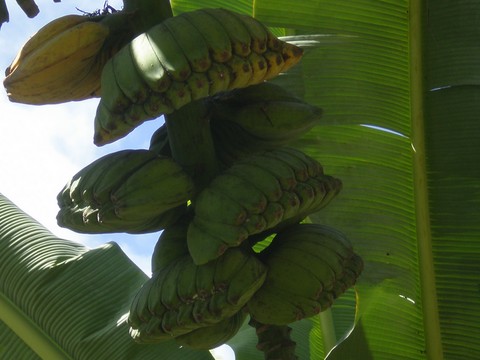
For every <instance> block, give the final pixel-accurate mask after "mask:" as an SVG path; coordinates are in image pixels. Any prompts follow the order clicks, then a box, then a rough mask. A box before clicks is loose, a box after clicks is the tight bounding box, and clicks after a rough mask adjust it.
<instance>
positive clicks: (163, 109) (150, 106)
mask: <svg viewBox="0 0 480 360" xmlns="http://www.w3.org/2000/svg"><path fill="white" fill-rule="evenodd" d="M143 108H144V110H145V113H146V114H148V116H149V118H152V119H153V118H155V117H156V116H157V115H158V114H170V113H172V112H173V111H174V110H175V109H174V108H173V105H172V104H171V103H170V101H169V100H167V97H166V96H165V92H163V93H159V92H152V93H151V94H150V96H149V97H148V99H147V100H146V101H145V103H144V104H143ZM140 123H141V122H139V124H140ZM133 129H134V128H130V129H128V132H130V131H132V130H133ZM125 132H127V131H125ZM108 136H109V138H105V140H104V141H110V140H111V139H113V137H114V136H117V135H116V134H108ZM98 144H101V143H100V142H98Z"/></svg>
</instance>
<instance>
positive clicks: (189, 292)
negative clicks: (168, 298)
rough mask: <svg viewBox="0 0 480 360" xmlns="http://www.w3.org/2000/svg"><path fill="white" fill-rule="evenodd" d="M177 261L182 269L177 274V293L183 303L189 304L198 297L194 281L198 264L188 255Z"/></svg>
mask: <svg viewBox="0 0 480 360" xmlns="http://www.w3.org/2000/svg"><path fill="white" fill-rule="evenodd" d="M179 262H181V263H182V268H183V271H182V272H181V273H180V275H179V276H178V283H177V284H178V287H177V294H178V297H179V298H180V300H181V301H182V302H183V303H185V304H191V303H193V302H195V301H196V300H197V299H198V295H197V286H196V283H195V278H196V276H197V270H198V266H197V265H195V264H194V263H193V261H191V259H190V258H189V257H188V256H185V257H184V258H183V259H180V260H179ZM182 309H183V307H182ZM190 315H191V313H190V314H188V316H190Z"/></svg>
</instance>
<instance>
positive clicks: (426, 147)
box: [0, 0, 480, 360]
mask: <svg viewBox="0 0 480 360" xmlns="http://www.w3.org/2000/svg"><path fill="white" fill-rule="evenodd" d="M171 3H172V7H173V9H174V12H175V13H179V12H182V11H187V10H192V9H195V8H200V7H226V8H230V9H232V10H237V11H241V12H246V13H252V12H253V13H254V14H255V16H256V17H258V18H259V19H260V20H262V21H264V22H265V23H266V24H267V25H269V26H272V27H275V28H284V29H286V30H284V33H285V34H288V35H297V36H300V37H296V38H290V39H291V40H292V41H295V40H296V41H300V44H302V46H304V47H305V49H306V52H305V56H304V59H303V61H302V63H301V65H299V66H297V67H296V68H295V69H293V70H292V71H291V75H286V76H282V77H280V78H279V79H278V80H277V81H278V82H279V83H281V84H283V85H285V86H288V88H290V89H292V90H294V91H295V92H296V93H297V94H299V95H301V96H302V97H304V98H305V99H306V100H307V101H309V102H311V103H313V104H316V105H318V106H320V107H322V108H323V109H324V112H325V116H324V121H323V124H322V125H320V126H318V127H317V128H315V129H314V130H313V131H311V132H310V133H309V134H308V135H307V136H305V137H304V138H302V139H301V140H300V141H299V142H298V144H297V145H298V146H299V147H301V148H302V149H304V150H305V151H307V152H308V153H309V154H310V155H312V156H315V157H316V158H317V159H318V160H320V161H321V162H322V164H323V165H324V167H325V169H326V171H327V172H328V173H330V174H332V175H335V176H338V177H340V178H341V179H342V180H343V183H344V190H343V191H342V193H341V195H340V196H339V197H338V198H337V199H336V200H335V201H333V202H332V204H331V205H329V206H328V207H327V208H326V209H324V210H322V211H321V212H319V213H318V214H315V215H314V216H312V220H313V221H314V222H319V223H324V224H328V225H331V226H334V227H336V228H338V229H340V230H342V231H343V232H345V233H346V234H347V235H348V237H349V238H350V239H351V241H352V242H353V244H354V246H355V248H356V251H357V252H358V253H359V254H360V255H361V256H362V257H363V259H364V261H365V271H364V273H363V275H362V277H361V279H360V281H359V283H358V286H357V287H356V291H355V292H354V291H353V290H351V291H349V292H348V293H347V294H345V295H344V296H342V297H341V298H340V299H338V301H337V302H336V304H335V306H334V307H333V309H332V311H327V312H325V313H322V315H321V316H318V317H316V318H314V319H312V320H308V321H302V322H300V323H298V324H294V326H293V327H294V331H293V338H294V340H295V341H297V343H298V344H299V346H298V347H299V352H298V354H299V357H300V359H308V358H310V359H323V358H324V357H325V356H327V353H328V359H360V360H363V359H427V358H428V359H435V360H437V359H439V360H441V359H472V360H473V359H479V358H480V342H479V341H478V339H480V287H479V286H480V285H479V284H480V239H479V238H480V216H479V215H480V167H479V166H478V164H479V160H480V140H479V139H478V138H479V135H480V122H479V121H478V119H477V118H478V114H479V113H480V87H479V80H480V76H479V75H480V60H478V59H480V26H479V25H480V23H479V20H478V19H480V3H479V2H478V1H473V0H466V1H464V0H457V1H448V0H435V1H432V0H430V1H427V0H424V1H414V0H411V1H406V0H404V1H402V0H383V1H379V0H378V1H377V0H349V1H342V2H340V1H333V0H304V1H301V2H294V1H285V0H256V1H255V2H252V1H234V2H231V1H226V0H223V1H221V0H216V1H206V0H205V1H201V0H200V1H199V0H196V1H193V0H191V1H186V0H181V1H180V0H174V1H172V2H171ZM0 200H1V202H0V205H1V206H0V224H2V225H1V227H0V267H1V274H2V276H1V277H0V280H1V283H0V290H1V292H0V301H1V302H0V305H1V308H0V315H1V316H2V318H1V319H2V321H3V322H4V323H2V324H0V326H1V327H0V358H6V359H10V358H11V359H17V358H21V359H29V358H35V356H36V355H35V354H34V353H33V352H32V350H31V349H34V350H35V351H37V352H38V353H39V354H40V356H42V355H41V354H48V356H46V358H48V359H55V358H69V357H70V358H75V359H77V358H85V359H107V358H108V359H135V358H145V359H148V358H153V357H154V356H156V357H158V358H162V359H180V358H181V359H201V358H203V357H206V358H209V354H208V353H207V352H203V353H199V352H197V353H194V352H191V353H190V352H187V351H186V350H185V349H182V350H181V351H182V352H184V353H180V355H179V353H178V349H176V347H175V344H165V346H162V347H161V349H160V346H155V347H152V346H146V347H144V346H138V345H135V344H132V343H131V341H130V339H129V337H128V333H127V332H126V326H125V323H124V322H122V321H121V318H122V315H123V314H125V313H126V311H128V302H129V300H130V298H131V296H132V293H133V292H134V291H135V290H134V289H136V288H137V287H138V286H140V284H141V283H142V282H143V281H144V279H145V277H144V275H142V274H141V273H140V271H139V270H138V269H137V268H136V267H135V266H134V265H133V264H131V263H130V262H129V261H128V260H127V259H126V258H125V257H124V255H123V253H121V252H120V251H119V249H118V247H117V246H116V245H114V244H107V245H106V246H104V247H102V248H100V249H94V250H90V251H87V249H84V248H82V247H80V246H78V245H76V244H73V243H70V242H67V241H59V239H56V238H54V237H53V236H52V235H50V234H48V232H45V230H44V229H40V228H39V226H38V225H36V224H32V223H31V220H29V219H27V218H25V216H24V215H22V214H21V213H19V212H18V211H17V210H14V207H13V206H12V205H11V204H10V203H9V202H8V201H7V200H6V199H3V198H2V199H0ZM7 308H8V309H9V311H6V309H7ZM4 314H9V315H8V316H6V315H4ZM353 325H354V327H352V326H353ZM17 334H18V335H17ZM341 340H343V341H341ZM337 343H338V345H337V346H335V344H337ZM229 344H230V345H231V346H232V347H233V348H234V349H235V351H236V357H237V359H241V360H243V359H260V358H262V355H261V353H260V352H258V351H256V350H255V349H254V347H255V344H256V339H255V336H254V333H253V330H252V329H249V328H248V327H247V326H246V327H245V328H243V329H242V331H240V333H239V334H238V335H237V336H236V337H235V338H234V339H232V341H231V342H230V343H229ZM334 346H335V347H334ZM332 348H333V349H332ZM45 351H46V352H45ZM159 354H163V355H159Z"/></svg>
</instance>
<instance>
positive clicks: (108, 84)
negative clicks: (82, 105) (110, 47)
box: [101, 56, 130, 114]
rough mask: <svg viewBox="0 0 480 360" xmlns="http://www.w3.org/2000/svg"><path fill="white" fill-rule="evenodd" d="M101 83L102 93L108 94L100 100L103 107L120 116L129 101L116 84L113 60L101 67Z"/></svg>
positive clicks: (128, 104)
mask: <svg viewBox="0 0 480 360" xmlns="http://www.w3.org/2000/svg"><path fill="white" fill-rule="evenodd" d="M114 57H115V56H114ZM101 83H102V92H103V93H104V94H108V96H104V97H103V98H102V100H101V103H102V104H103V106H105V108H107V109H108V110H109V111H110V112H111V113H113V114H121V113H123V112H124V111H126V110H127V109H128V107H129V106H130V100H129V99H128V97H127V96H126V95H125V94H124V93H123V91H122V90H121V89H120V87H119V86H118V84H117V80H116V74H115V69H114V67H113V58H112V59H110V60H109V61H107V63H106V64H105V65H104V66H103V70H102V77H101Z"/></svg>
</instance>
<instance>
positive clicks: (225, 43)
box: [180, 10, 232, 63]
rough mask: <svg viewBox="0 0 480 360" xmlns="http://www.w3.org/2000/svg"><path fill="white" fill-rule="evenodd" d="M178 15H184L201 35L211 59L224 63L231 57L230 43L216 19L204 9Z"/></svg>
mask: <svg viewBox="0 0 480 360" xmlns="http://www.w3.org/2000/svg"><path fill="white" fill-rule="evenodd" d="M180 16H185V17H186V18H187V20H188V21H189V22H190V23H192V25H193V26H194V27H195V28H196V30H197V31H198V32H199V33H200V34H201V35H202V36H203V39H204V40H205V42H206V44H207V47H208V49H209V51H210V56H211V57H212V60H213V61H215V62H217V63H224V62H227V61H228V60H229V59H230V58H231V57H232V43H231V41H230V38H229V37H228V35H227V33H226V32H225V30H224V28H223V26H222V24H221V23H220V22H219V21H218V20H217V19H215V18H212V17H211V16H210V15H209V14H208V13H206V12H205V11H204V10H199V11H196V12H185V13H183V14H182V15H180Z"/></svg>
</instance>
